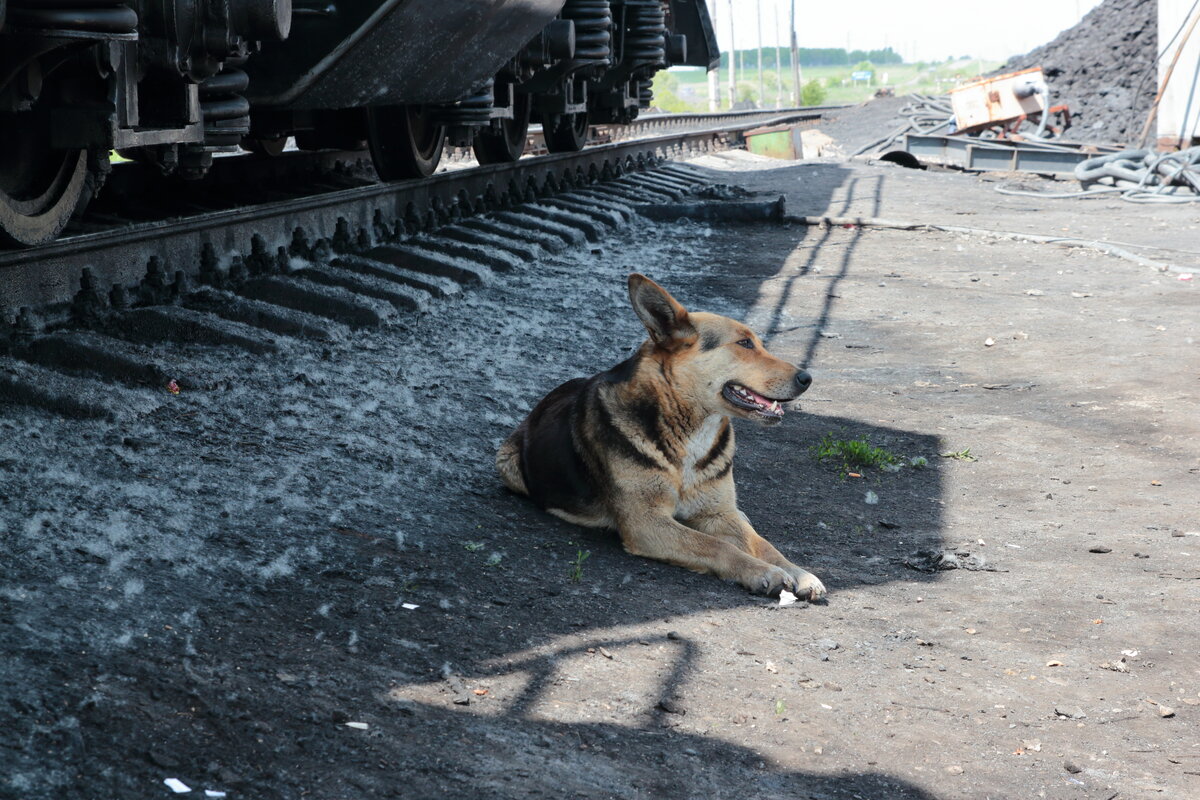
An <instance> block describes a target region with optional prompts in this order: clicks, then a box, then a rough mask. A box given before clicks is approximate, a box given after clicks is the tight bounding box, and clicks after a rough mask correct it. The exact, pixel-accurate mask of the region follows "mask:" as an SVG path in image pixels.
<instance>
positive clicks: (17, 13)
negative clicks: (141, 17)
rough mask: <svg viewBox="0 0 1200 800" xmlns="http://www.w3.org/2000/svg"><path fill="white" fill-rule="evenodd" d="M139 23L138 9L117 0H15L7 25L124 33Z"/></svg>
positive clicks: (9, 6) (111, 33)
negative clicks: (54, 0) (50, 0)
mask: <svg viewBox="0 0 1200 800" xmlns="http://www.w3.org/2000/svg"><path fill="white" fill-rule="evenodd" d="M46 5H51V6H52V7H51V8H46ZM137 24H138V16H137V12H135V11H134V10H133V9H132V8H130V7H129V6H126V5H122V4H120V3H116V2H113V0H59V2H54V3H50V4H47V3H45V2H39V0H12V2H10V3H9V4H8V20H7V25H8V26H9V27H13V28H36V29H39V30H60V31H79V32H82V33H94V34H99V35H113V34H116V35H122V34H133V33H135V32H136V31H137Z"/></svg>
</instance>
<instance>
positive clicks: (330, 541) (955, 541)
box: [0, 155, 1200, 800]
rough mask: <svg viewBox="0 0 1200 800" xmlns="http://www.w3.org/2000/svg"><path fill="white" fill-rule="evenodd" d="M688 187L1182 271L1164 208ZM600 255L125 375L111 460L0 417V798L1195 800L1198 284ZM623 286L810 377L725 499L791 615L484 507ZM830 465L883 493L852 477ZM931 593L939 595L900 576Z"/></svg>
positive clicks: (700, 252)
mask: <svg viewBox="0 0 1200 800" xmlns="http://www.w3.org/2000/svg"><path fill="white" fill-rule="evenodd" d="M701 163H702V164H703V165H704V166H705V167H706V168H712V169H714V170H715V171H717V172H718V173H719V176H720V179H721V180H723V181H727V182H733V183H738V184H740V185H743V186H745V187H747V188H749V189H751V190H754V191H756V192H762V193H764V196H774V195H777V194H784V195H786V196H787V198H788V203H789V210H790V211H791V212H792V213H795V214H838V215H841V214H862V215H871V216H880V217H891V218H901V219H919V220H922V221H930V222H951V223H952V224H968V225H973V226H976V227H987V228H995V229H1002V230H1018V229H1019V230H1026V231H1030V232H1039V233H1053V232H1056V231H1060V230H1063V229H1068V230H1069V231H1070V232H1072V235H1074V234H1075V233H1085V234H1086V235H1089V236H1101V235H1108V236H1109V237H1110V238H1113V239H1117V240H1121V241H1127V242H1132V243H1135V244H1143V245H1155V246H1170V247H1176V248H1179V250H1180V251H1182V250H1187V249H1188V247H1187V243H1188V242H1189V241H1190V242H1191V246H1192V247H1193V248H1195V243H1196V242H1197V241H1200V239H1198V238H1197V236H1196V234H1195V233H1194V231H1195V230H1196V228H1197V227H1198V226H1200V209H1196V208H1183V207H1165V208H1164V207H1147V206H1132V205H1124V204H1121V203H1120V202H1119V201H1111V200H1089V201H1086V203H1084V204H1072V203H1070V202H1064V201H1043V200H1036V199H1030V198H1008V197H1003V196H1001V195H997V194H996V193H994V192H993V191H992V183H991V182H989V181H984V180H980V179H978V178H974V177H970V176H962V175H952V174H945V173H942V174H936V173H927V172H918V171H910V170H903V169H900V168H895V167H890V166H888V167H882V166H871V165H864V164H836V163H803V164H798V165H784V166H780V165H779V162H764V161H761V160H757V159H754V158H750V157H747V156H744V155H742V156H729V157H708V158H706V159H702V160H701ZM595 250H596V251H597V252H591V253H588V252H583V253H576V254H570V255H567V256H563V257H558V258H550V259H547V260H545V261H542V262H539V263H537V264H531V265H529V266H528V268H527V269H525V270H523V271H520V272H518V273H515V274H509V275H505V276H503V277H500V276H498V277H496V279H495V280H493V281H491V282H490V283H489V284H488V285H486V286H484V287H482V288H478V289H474V290H471V291H469V292H466V293H465V294H464V296H462V297H460V298H456V299H449V300H445V301H441V302H439V303H438V304H437V305H436V306H435V307H434V308H433V309H432V310H430V311H429V312H427V313H426V314H424V315H422V316H420V317H413V318H409V319H407V320H405V321H404V322H403V323H402V324H400V325H396V326H393V327H390V328H387V329H384V330H379V331H373V332H368V333H365V334H360V335H356V336H355V337H351V336H349V335H348V334H347V335H344V336H343V337H342V338H341V340H340V341H337V342H334V343H333V344H328V343H318V344H312V343H308V342H301V341H286V342H283V343H282V344H283V351H282V352H281V353H280V354H278V355H272V356H251V355H247V354H244V353H241V352H237V351H232V350H223V349H219V348H204V347H196V346H181V345H164V346H163V347H160V348H158V349H157V351H156V352H157V357H158V358H159V359H160V360H162V361H164V362H166V363H168V364H170V365H172V366H173V367H174V368H176V369H177V370H178V371H179V375H180V377H181V378H191V379H192V385H193V386H196V387H197V388H194V389H191V390H186V391H184V392H182V393H181V394H180V395H178V396H171V395H168V394H166V393H165V392H162V393H159V394H156V395H153V397H151V394H150V392H149V390H142V394H141V395H139V397H140V398H141V400H142V402H144V403H148V402H150V401H151V400H153V403H152V405H153V406H156V408H155V410H152V411H149V412H148V413H144V414H142V413H123V414H120V415H119V416H118V418H117V420H116V421H115V422H103V421H88V422H79V421H74V420H65V419H61V418H58V417H55V416H53V415H50V414H46V413H44V412H40V411H33V410H29V409H25V408H19V407H5V408H3V409H0V531H2V532H3V541H4V547H3V549H2V551H0V652H2V653H3V668H2V669H0V762H2V763H3V764H4V768H3V770H0V773H2V774H0V796H3V797H5V798H9V797H11V798H22V800H26V799H29V800H32V799H33V798H55V800H66V799H72V798H87V799H88V800H92V799H95V798H126V797H130V798H135V797H136V798H154V797H168V796H173V794H172V791H171V789H169V788H168V787H167V786H166V785H164V783H163V781H164V780H165V779H168V778H175V779H178V780H180V781H182V782H183V783H184V784H186V786H187V787H190V788H191V789H192V792H191V793H190V794H186V795H183V796H185V797H195V796H204V790H211V791H222V792H225V793H227V796H228V797H230V798H288V799H290V798H321V799H322V800H324V799H326V798H329V799H331V800H332V799H334V798H374V797H402V798H444V797H454V796H469V797H477V798H524V797H554V798H609V797H612V798H630V797H645V798H680V800H683V799H685V798H686V799H688V800H690V799H691V798H695V799H696V800H702V799H707V798H725V797H730V798H733V797H737V798H846V799H849V798H858V799H859V800H884V799H887V798H939V799H941V798H960V797H961V798H981V799H982V798H991V799H992V800H1000V799H1001V798H1005V799H1007V798H1026V797H1045V798H1081V800H1112V798H1119V800H1129V799H1131V798H1178V799H1180V800H1182V799H1183V798H1190V797H1196V796H1200V739H1198V738H1197V735H1196V731H1197V719H1198V718H1200V652H1198V651H1200V627H1198V626H1197V611H1198V610H1200V607H1198V601H1200V503H1198V502H1197V497H1198V496H1200V493H1198V492H1197V488H1198V483H1200V424H1198V420H1200V400H1198V397H1200V391H1198V390H1200V386H1198V383H1197V381H1198V379H1200V372H1198V370H1200V359H1198V358H1197V352H1196V349H1197V336H1198V335H1200V331H1198V330H1197V327H1198V324H1197V323H1198V320H1200V315H1198V314H1197V295H1196V288H1195V284H1196V282H1197V281H1183V280H1179V275H1178V274H1173V273H1166V274H1163V273H1156V272H1154V271H1152V270H1149V269H1147V268H1144V267H1141V266H1137V265H1135V264H1132V263H1129V262H1127V261H1122V260H1119V259H1116V258H1113V257H1110V256H1104V255H1100V254H1097V253H1095V252H1091V251H1083V250H1067V249H1062V248H1056V247H1052V246H1047V245H1034V244H1025V243H1019V242H1013V241H1003V240H994V239H987V238H983V237H973V236H961V235H950V234H944V233H914V232H902V231H889V230H874V229H863V228H839V227H835V228H832V229H828V230H821V229H819V228H815V227H806V226H803V225H799V224H795V223H787V224H770V225H768V224H761V225H710V224H707V223H704V224H701V223H693V222H680V223H670V224H665V223H664V224H647V225H644V226H640V227H636V228H630V229H628V230H627V231H626V232H624V233H620V234H617V235H615V236H613V237H611V238H609V239H608V240H606V241H604V242H603V243H602V244H601V245H600V246H599V247H597V248H595ZM1147 252H1151V253H1155V254H1156V255H1154V256H1153V257H1157V258H1164V259H1169V260H1173V261H1175V262H1179V263H1197V262H1198V261H1200V257H1198V256H1197V255H1196V254H1194V253H1187V252H1178V251H1162V250H1154V251H1147ZM1189 259H1190V261H1189ZM632 270H638V271H643V272H646V273H647V274H649V275H651V276H652V277H654V278H656V279H657V280H659V281H660V282H662V283H663V284H664V285H666V286H667V287H668V288H670V289H671V290H673V291H674V292H675V294H676V296H677V297H678V298H679V299H680V300H682V301H683V302H684V303H685V304H686V305H689V306H690V307H692V308H696V309H704V310H711V311H717V312H720V313H725V314H729V315H732V316H738V317H741V318H744V319H746V320H747V321H748V322H750V323H751V324H752V325H753V326H754V327H755V328H756V329H757V330H758V331H759V332H760V333H761V334H762V335H763V337H764V339H765V340H766V341H767V342H768V343H769V346H770V348H771V349H772V351H773V352H775V353H777V354H779V355H781V356H783V357H786V358H789V359H792V360H794V361H796V362H798V363H804V364H806V365H807V366H808V368H809V369H810V371H811V372H812V374H813V376H814V385H813V387H812V389H811V390H810V391H809V392H808V394H807V395H805V398H804V401H803V410H801V411H798V412H793V413H789V415H788V418H787V419H786V420H785V421H784V423H783V424H782V425H781V426H779V427H776V428H773V429H759V428H755V427H751V426H742V427H739V429H738V434H739V442H738V443H739V455H738V459H737V461H736V469H735V474H736V476H737V480H738V485H739V491H740V496H741V502H742V507H743V509H744V510H745V511H746V513H747V514H748V516H749V517H750V519H751V520H752V521H753V522H754V523H755V525H756V527H757V528H758V530H759V531H760V532H762V533H763V534H764V535H766V536H767V537H768V538H770V539H771V540H772V541H773V542H774V543H775V544H776V545H777V546H779V547H780V549H781V550H783V551H784V552H785V553H786V554H787V555H788V556H789V557H790V558H792V560H794V561H796V562H797V563H799V564H801V565H803V566H805V567H807V568H809V569H810V570H812V571H813V572H815V573H816V574H817V575H818V576H820V577H821V578H822V579H823V580H824V582H825V583H826V585H827V586H828V587H829V589H830V595H829V599H828V603H827V604H822V605H808V604H797V605H794V606H789V607H782V608H781V607H779V606H778V604H776V603H775V602H773V601H770V600H767V599H764V598H757V597H752V596H750V595H748V594H747V593H745V592H744V591H743V590H742V589H740V588H739V587H737V586H734V585H731V584H726V583H722V582H720V581H718V580H716V579H715V578H712V577H709V576H703V575H696V574H692V573H689V572H686V571H684V570H681V569H678V568H674V567H670V566H667V565H663V564H658V563H654V562H649V561H644V560H640V559H637V558H634V557H632V556H629V555H627V554H625V553H624V552H622V550H621V549H620V547H619V544H618V543H617V541H616V539H615V537H614V536H612V535H609V534H605V533H602V532H595V531H586V530H583V529H580V528H576V527H573V526H571V525H568V524H566V523H564V522H561V521H559V520H557V519H554V518H552V517H549V516H547V515H544V514H542V513H540V512H538V511H537V510H536V509H534V508H533V507H532V506H531V505H529V504H528V503H527V502H525V501H524V500H522V499H520V498H517V497H514V496H512V495H510V494H508V493H507V492H506V491H504V490H503V489H502V488H501V486H500V483H499V481H498V480H497V479H496V477H495V476H494V474H493V469H492V458H493V453H494V449H495V447H496V445H497V444H498V443H499V441H500V440H501V439H502V438H503V436H504V435H505V434H506V433H507V431H508V430H509V429H510V427H511V426H512V425H514V424H515V423H516V422H517V421H518V420H519V419H520V418H521V416H523V414H524V413H525V412H526V411H527V410H528V409H529V408H530V406H531V404H532V403H534V402H535V401H536V400H537V399H538V398H539V397H540V396H541V395H542V394H543V393H545V392H546V391H548V390H549V389H551V388H553V387H554V386H555V385H557V384H558V383H559V382H561V381H563V380H565V379H568V378H570V377H574V376H576V375H582V374H588V373H591V372H594V371H597V370H599V369H602V368H605V367H607V366H610V365H611V364H613V363H616V362H617V361H619V360H621V359H622V358H624V356H625V355H626V354H627V353H628V352H629V350H630V348H631V347H633V346H635V345H636V344H637V343H638V341H640V337H641V334H640V333H639V329H638V327H637V324H636V320H635V318H634V316H633V314H632V312H631V311H630V310H629V309H628V307H627V301H626V298H625V296H624V293H625V289H624V277H625V275H626V274H627V273H628V272H629V271H632ZM114 391H115V390H114ZM123 391H124V392H126V393H128V392H132V391H133V390H123ZM114 397H115V398H126V397H127V394H120V395H117V394H114ZM148 398H149V399H148ZM114 402H116V401H115V400H114ZM139 407H144V406H139ZM827 434H828V435H830V436H831V437H833V438H835V439H842V440H848V439H851V438H854V437H860V436H862V437H866V438H867V439H868V441H869V442H870V443H871V444H873V445H877V446H881V447H884V448H887V449H888V450H889V451H890V452H892V453H894V454H896V455H897V456H899V457H902V458H903V459H904V460H905V462H907V463H908V464H909V465H908V466H905V467H903V468H901V469H900V470H899V471H895V472H887V471H882V470H879V469H865V470H863V471H862V473H861V474H862V477H858V478H856V477H849V476H848V475H847V474H846V470H844V469H841V468H840V466H839V465H837V464H834V463H830V462H819V461H818V460H817V459H816V457H815V455H814V453H813V447H814V445H816V444H817V443H818V442H819V441H820V440H821V439H822V437H824V436H826V435H827ZM912 459H925V461H926V462H927V466H924V467H920V466H915V465H912V463H911V460H912ZM946 551H950V552H953V553H957V554H958V555H957V556H955V557H954V558H956V559H958V560H961V562H962V564H963V565H964V567H973V569H954V570H939V571H935V572H925V571H921V570H919V569H916V568H914V566H916V567H920V566H924V565H926V564H928V560H929V554H930V553H932V554H935V555H936V554H940V553H944V552H946ZM1094 551H1103V552H1094Z"/></svg>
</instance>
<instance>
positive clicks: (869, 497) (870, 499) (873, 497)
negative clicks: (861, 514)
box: [863, 489, 879, 506]
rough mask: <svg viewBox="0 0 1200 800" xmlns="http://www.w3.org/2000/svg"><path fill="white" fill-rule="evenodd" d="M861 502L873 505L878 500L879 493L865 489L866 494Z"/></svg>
mask: <svg viewBox="0 0 1200 800" xmlns="http://www.w3.org/2000/svg"><path fill="white" fill-rule="evenodd" d="M863 502H864V503H866V504H867V505H869V506H873V505H875V504H876V503H878V502H879V495H877V494H875V493H874V492H873V491H871V490H870V489H867V494H866V496H865V497H863Z"/></svg>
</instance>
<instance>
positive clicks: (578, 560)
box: [571, 550, 592, 583]
mask: <svg viewBox="0 0 1200 800" xmlns="http://www.w3.org/2000/svg"><path fill="white" fill-rule="evenodd" d="M591 554H592V551H591V550H576V551H575V560H574V561H572V562H571V582H572V583H579V582H580V581H581V580H583V562H585V561H587V560H588V556H590V555H591Z"/></svg>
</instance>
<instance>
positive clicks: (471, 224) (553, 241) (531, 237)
mask: <svg viewBox="0 0 1200 800" xmlns="http://www.w3.org/2000/svg"><path fill="white" fill-rule="evenodd" d="M458 224H459V225H460V226H462V227H463V228H467V229H470V230H476V231H482V232H483V233H487V234H490V235H492V236H498V237H500V238H502V239H508V240H510V241H511V240H515V241H523V242H527V243H531V244H535V245H537V246H539V247H541V248H542V249H544V250H547V251H549V252H551V253H561V252H562V251H563V250H566V249H567V243H566V242H565V241H563V239H562V237H560V236H555V235H554V234H551V233H545V232H544V231H541V230H538V229H531V228H527V227H525V226H523V225H521V224H520V223H519V222H518V223H516V224H513V223H511V222H501V221H500V220H498V219H494V218H491V217H475V218H473V219H466V220H463V221H462V222H460V223H458Z"/></svg>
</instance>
